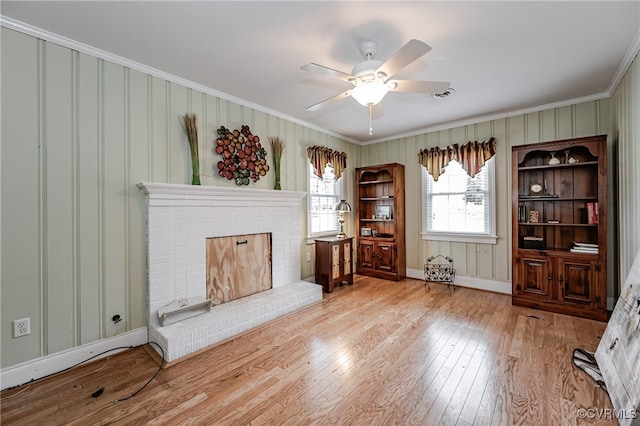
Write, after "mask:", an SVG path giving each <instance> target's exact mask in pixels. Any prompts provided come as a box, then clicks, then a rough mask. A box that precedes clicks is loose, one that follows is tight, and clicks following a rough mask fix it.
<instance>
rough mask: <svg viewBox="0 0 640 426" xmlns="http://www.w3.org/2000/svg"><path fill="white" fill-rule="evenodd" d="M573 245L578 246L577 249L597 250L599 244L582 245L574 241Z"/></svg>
mask: <svg viewBox="0 0 640 426" xmlns="http://www.w3.org/2000/svg"><path fill="white" fill-rule="evenodd" d="M573 245H574V246H576V247H587V248H596V249H597V248H598V245H597V244H592V243H581V242H578V241H574V242H573Z"/></svg>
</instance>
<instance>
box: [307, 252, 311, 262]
mask: <svg viewBox="0 0 640 426" xmlns="http://www.w3.org/2000/svg"><path fill="white" fill-rule="evenodd" d="M307 262H311V253H307Z"/></svg>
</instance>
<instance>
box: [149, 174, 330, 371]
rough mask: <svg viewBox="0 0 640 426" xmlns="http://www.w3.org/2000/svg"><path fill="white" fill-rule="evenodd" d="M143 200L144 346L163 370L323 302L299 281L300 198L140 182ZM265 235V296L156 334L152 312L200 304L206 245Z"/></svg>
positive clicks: (290, 194)
mask: <svg viewBox="0 0 640 426" xmlns="http://www.w3.org/2000/svg"><path fill="white" fill-rule="evenodd" d="M138 188H140V190H141V191H143V192H144V193H145V194H146V195H147V276H148V283H149V297H148V301H149V306H148V308H149V309H148V326H149V340H150V341H154V342H156V343H158V344H159V345H160V346H161V347H162V348H163V350H164V354H165V359H166V360H167V361H169V362H171V361H174V360H177V359H179V358H183V357H185V356H187V355H190V354H192V353H194V352H197V351H199V350H202V349H204V348H206V347H207V346H209V345H212V344H215V343H217V342H220V341H222V340H225V339H227V338H229V337H232V336H234V335H236V334H238V333H241V332H244V331H246V330H248V329H250V328H253V327H256V326H258V325H261V324H264V323H265V322H268V321H270V320H272V319H275V318H277V317H279V316H282V315H285V314H288V313H290V312H292V311H294V310H296V309H299V308H302V307H304V306H306V305H308V304H311V303H314V302H316V301H319V300H322V288H321V287H320V286H318V285H316V284H313V283H308V282H305V281H302V280H301V278H300V275H301V267H300V265H301V262H300V246H301V244H302V238H301V229H300V228H301V219H302V217H303V214H304V210H303V208H302V207H303V200H304V198H305V196H306V193H305V192H296V191H276V190H268V189H250V188H233V187H215V186H198V185H179V184H169V183H153V182H142V183H139V184H138ZM258 233H270V234H271V238H272V270H271V273H272V286H273V288H272V289H270V290H266V291H263V292H260V293H256V294H253V295H251V296H247V297H243V298H240V299H236V300H233V301H231V302H228V303H223V304H221V305H218V306H215V307H213V308H212V309H211V311H210V312H208V313H204V314H202V315H198V316H196V317H192V318H188V319H185V320H182V321H180V322H177V323H174V324H170V325H166V326H161V325H160V322H159V319H158V310H159V309H160V308H162V307H163V306H166V305H168V304H170V303H172V302H174V301H175V300H178V299H182V298H191V297H198V298H205V296H206V244H205V242H206V239H207V238H212V237H225V236H233V235H242V234H258Z"/></svg>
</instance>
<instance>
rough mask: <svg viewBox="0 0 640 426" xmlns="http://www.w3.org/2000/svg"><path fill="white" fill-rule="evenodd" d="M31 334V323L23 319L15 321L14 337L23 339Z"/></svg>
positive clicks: (27, 319)
mask: <svg viewBox="0 0 640 426" xmlns="http://www.w3.org/2000/svg"><path fill="white" fill-rule="evenodd" d="M28 334H31V321H30V320H29V318H23V319H19V320H14V321H13V337H22V336H26V335H28Z"/></svg>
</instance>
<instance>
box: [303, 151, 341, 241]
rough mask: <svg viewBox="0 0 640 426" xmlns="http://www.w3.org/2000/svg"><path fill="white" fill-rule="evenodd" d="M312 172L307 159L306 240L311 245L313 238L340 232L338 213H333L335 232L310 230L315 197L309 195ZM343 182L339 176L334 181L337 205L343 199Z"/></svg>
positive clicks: (311, 166)
mask: <svg viewBox="0 0 640 426" xmlns="http://www.w3.org/2000/svg"><path fill="white" fill-rule="evenodd" d="M328 166H331V164H328ZM331 168H332V170H333V166H331ZM312 170H313V165H312V164H311V162H310V161H308V159H307V194H308V196H307V240H308V242H309V243H313V242H314V239H315V238H321V237H327V236H332V235H337V234H338V233H339V232H340V224H339V223H338V212H336V213H335V215H336V229H335V230H328V231H320V232H312V229H311V228H312V226H311V222H312V219H311V204H312V198H313V197H315V196H316V195H314V194H312V193H311V177H312ZM323 175H324V173H323ZM316 178H317V176H316ZM323 179H324V178H323ZM343 181H344V179H343V176H340V178H339V179H336V181H335V185H336V187H337V192H338V194H337V195H336V197H337V199H336V203H338V202H339V201H340V200H341V199H343V198H344V185H343Z"/></svg>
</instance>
